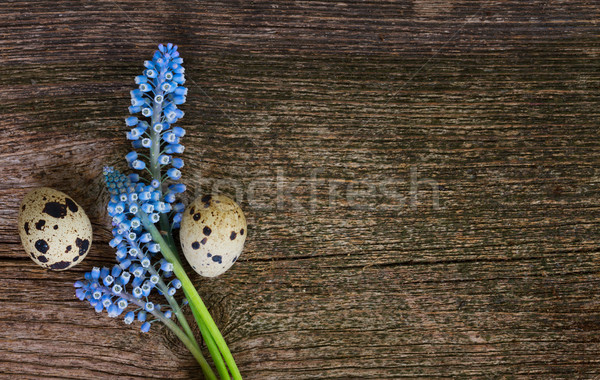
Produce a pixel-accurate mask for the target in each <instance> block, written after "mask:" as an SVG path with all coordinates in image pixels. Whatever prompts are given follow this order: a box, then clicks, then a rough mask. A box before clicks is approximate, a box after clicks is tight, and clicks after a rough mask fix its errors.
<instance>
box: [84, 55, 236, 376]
mask: <svg viewBox="0 0 600 380" xmlns="http://www.w3.org/2000/svg"><path fill="white" fill-rule="evenodd" d="M182 63H183V59H182V58H181V57H180V56H179V52H178V51H177V46H175V45H172V44H167V45H166V46H164V45H159V46H158V50H157V51H156V52H155V53H154V56H153V58H152V60H151V61H145V62H144V67H145V70H144V71H143V74H142V75H139V76H137V77H135V84H136V85H137V88H136V89H134V90H132V91H131V106H130V107H129V112H130V113H131V114H132V115H135V116H129V117H127V118H126V119H125V125H126V126H127V127H128V128H130V129H129V131H128V132H127V133H126V137H127V139H128V140H130V141H131V142H132V146H133V148H134V150H132V151H131V152H129V153H127V154H126V155H125V160H126V162H127V164H128V166H129V167H130V168H131V169H133V170H134V172H133V173H132V174H129V175H125V174H123V173H121V172H119V171H118V170H116V169H114V168H112V167H105V168H104V172H103V175H104V181H105V183H106V187H107V189H108V192H109V194H110V201H109V203H108V206H107V211H108V215H109V216H110V218H111V222H112V226H113V228H112V234H113V238H112V240H110V242H109V245H110V246H111V247H112V248H114V249H115V251H116V252H115V255H116V264H114V265H113V266H112V267H102V268H97V267H95V268H93V269H92V270H91V271H90V272H87V273H85V275H84V278H83V279H82V280H80V281H77V282H75V288H76V290H75V294H76V296H77V297H78V298H79V299H80V300H82V301H86V302H88V303H89V304H90V305H91V306H92V307H93V308H94V309H95V311H96V312H98V313H101V312H103V311H106V313H107V315H108V316H109V317H111V318H117V317H118V318H122V319H123V321H124V322H125V324H128V325H136V324H139V325H138V328H139V329H140V331H141V332H143V333H147V332H149V331H150V329H151V327H152V324H153V323H155V322H161V323H163V324H164V325H165V326H167V327H168V328H169V329H170V330H171V331H173V333H175V335H176V336H177V337H178V338H179V339H180V340H181V341H182V342H183V344H184V345H185V346H186V347H187V348H188V349H189V350H190V352H191V353H192V355H193V356H194V357H195V358H196V360H197V361H198V363H199V364H200V366H201V368H202V372H203V373H204V376H205V377H206V378H208V379H216V378H217V377H216V375H215V373H214V372H213V370H212V368H211V367H210V365H209V364H208V362H207V361H206V359H205V358H204V356H203V354H202V352H201V350H200V346H199V344H198V342H197V340H196V337H195V336H194V334H193V332H192V329H191V327H190V326H189V323H188V321H187V319H186V317H185V315H184V313H183V311H182V310H183V308H184V307H185V306H186V305H189V307H190V309H191V311H192V314H193V316H194V319H195V321H196V323H197V325H198V327H199V329H200V332H201V334H202V338H203V339H204V342H205V343H206V346H207V348H208V351H209V352H210V355H211V357H212V359H213V362H214V364H215V367H216V369H217V372H218V374H219V377H220V378H222V379H230V378H231V377H233V378H234V379H241V375H240V372H239V370H238V368H237V366H236V364H235V361H234V359H233V356H232V355H231V352H230V351H229V348H228V347H227V344H226V342H225V340H224V339H223V336H222V335H221V333H220V331H219V329H218V327H217V326H216V324H215V322H214V321H213V319H212V317H211V316H210V314H209V312H208V310H207V308H206V306H205V305H204V303H203V302H202V299H201V298H200V296H199V295H198V292H197V291H196V289H195V287H194V285H193V284H192V282H191V281H190V279H189V277H188V276H187V274H186V272H185V270H184V269H183V266H182V265H181V260H180V258H179V254H178V251H177V248H176V245H175V241H174V239H173V230H175V229H177V228H179V226H180V221H181V218H182V212H183V210H185V205H184V204H183V203H181V202H178V196H179V194H181V193H183V192H185V185H184V184H183V183H179V182H178V181H179V180H180V179H181V177H182V172H181V170H182V169H183V167H184V162H183V160H182V159H181V157H177V155H180V154H181V153H183V151H184V146H183V145H182V144H181V139H182V138H183V137H184V136H185V130H184V129H183V128H182V127H180V126H177V125H176V123H178V122H179V120H180V119H181V118H182V117H183V116H184V113H183V111H181V110H180V109H179V108H178V106H179V105H181V104H183V103H185V100H186V96H187V89H186V88H185V87H183V84H184V83H185V76H184V71H185V70H184V68H183V66H182ZM180 293H183V295H182V296H183V297H179V296H180V295H181V294H180ZM176 297H177V298H179V299H180V300H178V299H177V298H176ZM177 322H178V323H177Z"/></svg>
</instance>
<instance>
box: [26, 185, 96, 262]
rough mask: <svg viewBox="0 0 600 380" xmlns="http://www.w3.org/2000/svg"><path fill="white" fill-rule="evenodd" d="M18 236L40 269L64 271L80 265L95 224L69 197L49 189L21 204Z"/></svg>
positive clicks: (32, 194)
mask: <svg viewBox="0 0 600 380" xmlns="http://www.w3.org/2000/svg"><path fill="white" fill-rule="evenodd" d="M19 235H20V236H21V243H22V244H23V248H25V252H27V254H28V255H29V256H30V257H31V259H32V260H33V261H34V262H35V263H36V264H38V265H40V266H42V267H44V268H47V269H52V270H65V269H69V268H70V267H72V266H74V265H76V264H77V263H79V262H81V261H82V260H83V259H84V258H85V256H86V255H87V253H88V251H89V249H90V246H91V244H92V224H91V223H90V220H89V219H88V217H87V215H86V214H85V211H84V210H83V208H81V206H79V205H78V204H77V203H76V202H75V201H74V200H73V199H71V198H70V197H69V196H68V195H67V194H65V193H62V192H60V191H58V190H54V189H51V188H49V187H40V188H38V189H35V190H32V191H30V192H29V193H27V195H25V198H23V201H22V202H21V208H20V209H19Z"/></svg>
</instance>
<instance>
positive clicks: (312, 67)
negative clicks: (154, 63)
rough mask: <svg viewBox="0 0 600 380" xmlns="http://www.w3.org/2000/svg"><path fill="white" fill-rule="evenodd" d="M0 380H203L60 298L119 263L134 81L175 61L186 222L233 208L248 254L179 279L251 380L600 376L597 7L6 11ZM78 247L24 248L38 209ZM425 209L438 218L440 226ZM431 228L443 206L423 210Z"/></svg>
mask: <svg viewBox="0 0 600 380" xmlns="http://www.w3.org/2000/svg"><path fill="white" fill-rule="evenodd" d="M0 14H1V15H2V17H0V63H1V65H0V83H2V86H0V104H1V107H0V167H1V168H2V174H1V179H2V180H1V181H0V262H1V263H2V265H1V266H0V279H1V281H0V374H2V375H3V376H4V377H18V378H28V379H38V378H61V379H64V378H112V377H117V376H120V377H124V378H174V379H177V378H198V377H199V376H200V375H199V369H198V367H197V366H196V365H195V364H194V363H195V362H194V360H193V358H192V357H191V355H189V354H188V353H187V351H186V349H185V347H184V346H183V345H181V343H179V342H178V341H177V339H175V337H174V336H172V335H171V334H170V332H169V331H167V330H165V329H161V328H160V327H157V328H153V330H152V332H151V333H150V334H141V333H139V332H138V331H137V329H135V328H133V327H131V326H126V325H124V324H123V323H122V322H121V321H117V320H112V319H110V318H107V317H106V315H97V314H96V313H95V312H94V311H93V310H92V309H91V308H89V307H87V306H86V305H85V304H84V303H82V302H79V301H78V300H76V299H75V297H74V292H73V288H72V283H73V282H74V281H75V280H77V279H78V278H80V277H81V276H82V274H83V272H84V271H86V270H89V269H90V268H91V267H92V266H94V265H109V264H110V263H111V262H112V261H113V260H114V253H113V252H112V250H111V249H110V247H108V245H107V244H106V243H107V242H108V240H109V239H110V230H109V227H110V226H109V224H108V220H107V216H106V212H105V211H104V207H105V204H106V200H107V195H106V193H105V192H104V191H103V188H102V182H101V178H100V173H101V170H102V167H103V166H104V165H117V166H118V167H121V168H123V167H124V165H123V159H122V157H123V155H124V154H125V153H126V152H127V151H128V145H127V142H126V141H125V139H124V131H125V130H126V128H125V126H124V123H123V118H124V117H125V116H126V107H127V106H128V104H129V99H128V91H129V89H131V88H132V83H133V82H132V79H133V76H135V75H138V74H139V72H140V71H141V63H142V61H143V60H144V59H148V58H149V57H150V56H151V54H152V52H153V50H154V48H155V45H156V44H157V43H159V42H167V41H172V42H175V43H177V44H178V45H179V46H180V50H181V53H182V55H183V57H184V59H185V61H186V63H185V66H186V74H187V77H188V83H187V84H186V85H187V86H188V87H189V96H188V103H186V104H185V105H184V106H183V109H184V111H185V112H186V116H185V118H184V119H183V123H182V126H184V127H185V128H186V129H187V131H188V134H187V135H186V137H185V145H186V152H185V154H184V159H185V160H186V168H185V171H184V178H186V182H187V184H188V185H190V186H189V188H190V191H188V194H186V196H187V197H188V198H189V199H191V198H193V197H194V196H195V195H197V194H200V193H202V192H206V191H209V190H211V189H214V188H218V189H220V190H221V191H223V192H225V193H228V194H230V195H236V193H237V196H238V200H239V202H240V203H241V205H242V208H243V209H244V210H245V212H246V215H247V218H248V222H249V228H248V230H249V231H248V232H249V235H248V240H247V242H246V248H245V252H244V254H243V255H242V256H241V257H240V260H239V262H238V263H237V264H236V265H235V266H234V267H233V268H232V269H231V270H230V271H229V272H227V273H226V274H225V275H223V276H222V277H220V278H218V279H214V280H207V279H200V278H198V277H194V281H196V282H197V285H198V288H199V291H200V293H201V295H202V297H203V298H204V299H205V301H206V303H207V304H208V305H209V308H210V310H211V312H212V313H213V316H214V317H215V319H216V321H217V324H218V325H219V326H220V327H221V329H222V331H223V332H224V334H225V338H226V340H227V341H228V342H229V344H230V348H231V349H232V352H233V354H234V356H235V357H236V360H237V362H238V365H239V366H240V368H241V371H242V373H243V374H244V376H245V378H248V379H310V378H318V379H324V378H403V377H419V378H427V377H430V378H450V377H452V378H467V377H478V378H488V377H531V378H569V379H572V378H595V377H597V376H599V375H600V370H599V360H600V359H598V357H599V353H600V352H599V351H600V345H599V344H598V341H599V339H598V331H599V330H600V304H599V303H598V301H597V300H596V298H597V297H595V293H596V292H595V289H596V286H598V283H599V281H600V280H599V277H598V256H599V253H600V251H599V249H598V243H599V240H600V239H599V234H598V226H599V224H600V205H599V203H598V200H599V199H600V198H599V195H600V187H599V183H600V175H599V173H600V172H599V169H598V168H599V167H600V155H599V153H600V146H599V144H598V132H599V128H598V125H599V123H598V121H599V118H598V116H599V112H598V104H599V100H600V91H599V88H600V87H599V86H598V84H599V80H600V69H599V68H600V65H599V64H600V36H599V34H598V24H597V20H598V19H599V16H600V6H598V5H597V4H595V3H594V2H589V1H571V2H546V1H531V2H527V3H526V4H525V3H523V2H519V1H512V0H511V1H502V2H499V1H498V2H496V1H490V2H473V1H467V2H456V1H439V0H435V1H420V0H415V1H400V2H373V1H367V2H363V1H360V2H359V1H344V2H337V3H335V2H334V3H330V2H305V1H294V2H285V1H284V2H278V3H272V2H264V1H255V2H252V3H247V4H246V3H245V4H239V3H238V2H234V1H222V2H213V1H203V2H196V1H170V2H163V3H156V2H145V1H113V0H106V1H95V2H76V1H63V0H61V1H39V2H32V1H10V2H3V3H1V4H0ZM38 186H50V187H53V188H56V189H58V190H62V191H65V192H67V193H68V194H70V195H71V196H72V197H73V198H74V199H76V200H77V201H78V202H79V203H80V204H81V205H82V206H83V207H84V208H85V209H86V212H87V213H88V215H89V216H90V218H91V220H92V224H93V227H94V244H93V246H92V249H91V252H90V254H89V255H88V257H87V258H86V260H85V261H84V262H83V263H82V264H81V265H79V266H77V267H75V268H74V269H73V270H70V271H67V272H64V273H50V272H46V271H44V270H42V269H41V268H38V267H36V266H35V264H33V263H32V262H31V260H29V259H28V258H27V257H26V256H25V254H24V253H23V252H22V251H21V248H20V245H19V238H18V233H17V226H16V218H17V211H18V210H17V206H18V203H19V201H20V199H21V198H22V197H23V196H24V194H25V193H26V192H27V191H29V190H30V189H32V188H34V187H38ZM435 199H438V200H439V204H436V203H434V200H435ZM438 206H439V207H438Z"/></svg>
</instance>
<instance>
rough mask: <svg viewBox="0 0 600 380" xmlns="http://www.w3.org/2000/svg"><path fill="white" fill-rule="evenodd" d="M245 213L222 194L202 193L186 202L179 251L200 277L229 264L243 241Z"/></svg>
mask: <svg viewBox="0 0 600 380" xmlns="http://www.w3.org/2000/svg"><path fill="white" fill-rule="evenodd" d="M246 234H247V226H246V217H245V216H244V213H243V212H242V209H241V208H240V206H239V205H238V204H237V203H235V201H233V200H232V199H231V198H229V197H226V196H224V195H205V196H202V197H199V198H197V199H196V200H194V202H192V204H190V205H189V206H188V207H187V208H186V210H185V212H184V214H183V218H182V221H181V230H180V240H181V246H182V249H183V253H184V255H185V257H186V259H187V261H188V262H189V263H190V265H191V266H192V268H193V269H194V270H195V271H196V272H198V274H200V275H201V276H204V277H216V276H218V275H220V274H222V273H224V272H225V271H226V270H228V269H229V268H231V266H232V265H233V263H235V261H236V260H237V259H238V257H239V256H240V254H241V253H242V248H243V247H244V242H245V241H246Z"/></svg>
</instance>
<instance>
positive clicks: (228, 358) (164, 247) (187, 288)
mask: <svg viewBox="0 0 600 380" xmlns="http://www.w3.org/2000/svg"><path fill="white" fill-rule="evenodd" d="M138 215H139V216H140V219H141V220H142V223H143V224H144V227H145V228H146V230H147V231H148V232H150V234H151V235H152V238H153V239H154V241H156V242H157V243H158V244H160V247H161V253H162V254H163V256H164V257H165V259H166V260H167V261H169V262H171V263H172V264H173V273H175V276H177V278H178V279H179V281H181V285H182V287H183V289H184V292H185V293H186V296H187V298H188V301H189V303H190V306H191V307H192V308H195V309H196V311H197V313H198V315H199V316H200V319H201V320H202V321H203V322H204V324H205V326H206V328H207V329H208V332H209V333H210V335H211V336H212V337H213V339H214V341H215V344H216V345H217V347H218V348H219V351H221V354H222V355H223V359H224V360H225V363H227V366H228V367H229V370H230V371H231V374H232V376H233V378H234V379H235V380H241V379H242V375H241V373H240V370H239V369H238V367H237V365H236V364H235V359H234V358H233V355H232V354H231V351H230V350H229V347H227V343H226V342H225V339H224V338H223V335H221V332H220V331H219V328H218V327H217V325H216V323H215V321H214V320H213V319H212V317H211V315H210V312H209V311H208V309H207V308H206V305H205V304H204V302H202V299H201V298H200V295H199V294H198V292H197V291H196V288H195V287H194V284H193V283H192V281H191V280H190V279H189V277H188V276H187V273H185V270H184V269H183V266H182V265H181V263H180V262H179V260H177V256H176V255H175V253H174V252H173V251H172V250H171V247H170V246H169V244H168V243H167V242H166V241H165V239H164V238H163V236H162V235H161V233H160V232H159V231H158V229H157V228H156V226H155V225H154V224H153V223H152V222H150V220H149V219H148V215H146V214H145V213H144V212H142V211H140V212H139V213H138Z"/></svg>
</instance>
